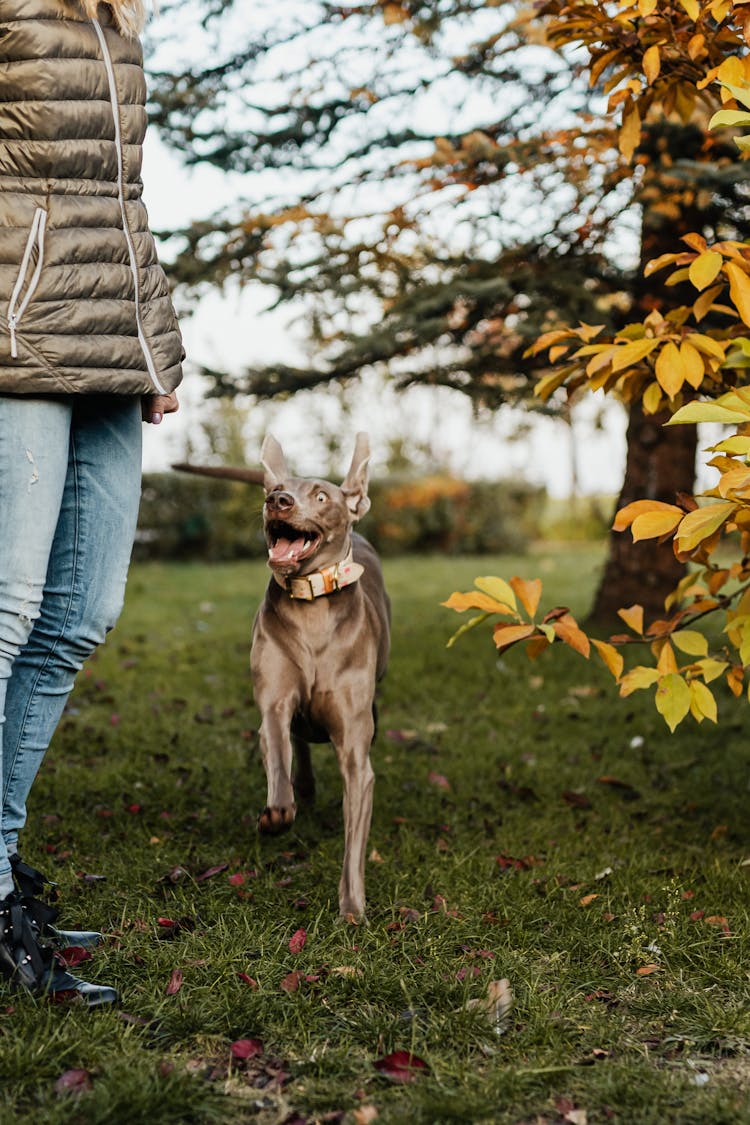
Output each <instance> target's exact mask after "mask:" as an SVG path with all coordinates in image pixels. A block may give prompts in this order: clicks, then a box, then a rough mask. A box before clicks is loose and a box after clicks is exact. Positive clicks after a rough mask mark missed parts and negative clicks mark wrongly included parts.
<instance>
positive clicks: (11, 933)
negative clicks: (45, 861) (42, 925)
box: [0, 891, 55, 992]
mask: <svg viewBox="0 0 750 1125" xmlns="http://www.w3.org/2000/svg"><path fill="white" fill-rule="evenodd" d="M54 968H55V964H54V962H53V954H52V950H51V949H48V948H46V947H45V946H42V945H40V944H39V932H38V930H37V928H36V926H35V925H34V923H33V921H32V919H31V917H30V916H29V914H28V912H27V910H26V908H25V907H24V904H23V898H22V896H21V895H20V894H19V892H18V891H12V892H11V893H10V894H9V895H8V896H7V897H6V898H4V899H2V900H1V901H0V975H2V976H4V977H5V978H6V980H9V981H10V983H11V984H12V985H13V986H14V987H20V988H26V989H28V990H29V992H38V991H39V990H40V989H42V988H43V987H44V985H45V983H46V981H47V980H48V979H49V976H50V973H51V972H52V971H53V969H54Z"/></svg>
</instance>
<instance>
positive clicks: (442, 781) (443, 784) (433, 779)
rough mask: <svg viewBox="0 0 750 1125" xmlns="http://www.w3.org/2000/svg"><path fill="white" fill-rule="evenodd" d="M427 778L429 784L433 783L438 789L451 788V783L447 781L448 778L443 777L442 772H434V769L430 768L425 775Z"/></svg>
mask: <svg viewBox="0 0 750 1125" xmlns="http://www.w3.org/2000/svg"><path fill="white" fill-rule="evenodd" d="M427 780H428V781H429V783H430V785H435V786H437V788H438V789H450V788H451V783H450V781H448V778H447V777H445V776H444V775H443V774H442V773H435V772H434V770H430V772H429V773H428V775H427Z"/></svg>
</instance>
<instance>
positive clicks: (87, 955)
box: [56, 945, 91, 969]
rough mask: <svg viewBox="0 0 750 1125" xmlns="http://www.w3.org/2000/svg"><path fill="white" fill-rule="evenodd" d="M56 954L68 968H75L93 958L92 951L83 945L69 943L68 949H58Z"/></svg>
mask: <svg viewBox="0 0 750 1125" xmlns="http://www.w3.org/2000/svg"><path fill="white" fill-rule="evenodd" d="M56 956H57V960H58V961H61V962H62V964H63V965H65V967H66V968H67V969H74V968H75V967H76V965H80V964H81V963H82V962H83V961H90V960H91V951H90V950H89V949H84V948H83V946H82V945H69V946H68V947H67V949H60V950H58V952H57V954H56Z"/></svg>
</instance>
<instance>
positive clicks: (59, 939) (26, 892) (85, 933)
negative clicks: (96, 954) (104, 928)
mask: <svg viewBox="0 0 750 1125" xmlns="http://www.w3.org/2000/svg"><path fill="white" fill-rule="evenodd" d="M10 865H11V868H12V870H13V880H14V882H15V884H16V887H17V888H18V890H19V892H20V894H21V895H22V896H23V899H24V902H25V904H26V909H27V910H28V911H29V913H30V914H31V916H32V918H33V920H34V922H35V923H36V925H37V926H38V927H39V932H40V934H41V935H42V936H43V937H44V938H46V939H47V940H48V941H50V942H52V944H53V945H57V946H62V947H64V946H68V945H78V946H81V948H83V949H94V948H95V947H96V946H97V945H101V944H102V942H103V941H104V937H103V935H102V934H100V933H99V932H98V931H96V930H58V929H57V927H56V926H53V924H52V923H53V922H54V921H55V920H56V918H57V913H58V912H57V908H56V907H54V906H50V905H49V904H48V903H46V902H44V901H42V900H41V899H40V897H39V896H40V895H43V894H44V893H45V887H49V888H50V890H52V891H53V892H54V894H53V897H54V898H55V899H56V898H57V883H53V882H52V881H51V879H48V878H47V876H46V875H43V874H42V872H41V871H37V870H36V868H35V867H30V866H29V864H28V863H24V862H23V860H22V859H21V857H20V855H19V854H18V852H16V853H15V855H12V856H11V857H10Z"/></svg>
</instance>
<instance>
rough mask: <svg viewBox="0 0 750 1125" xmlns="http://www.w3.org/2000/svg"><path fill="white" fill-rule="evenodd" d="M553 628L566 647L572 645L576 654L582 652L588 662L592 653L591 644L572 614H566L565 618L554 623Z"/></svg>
mask: <svg viewBox="0 0 750 1125" xmlns="http://www.w3.org/2000/svg"><path fill="white" fill-rule="evenodd" d="M552 628H553V629H554V630H555V633H556V634H557V636H558V637H559V638H560V640H561V641H564V642H565V644H566V645H570V647H571V648H572V649H575V651H576V652H580V654H581V656H585V657H586V659H587V660H588V656H589V652H590V651H591V643H590V641H589V639H588V637H587V636H586V634H585V633H584V632H583V630H582V629H580V628H579V627H578V623H577V621H576V620H575V618H574V617H572V616H571V614H569V613H566V614H565V616H564V617H560V618H558V620H557V621H553V623H552Z"/></svg>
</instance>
